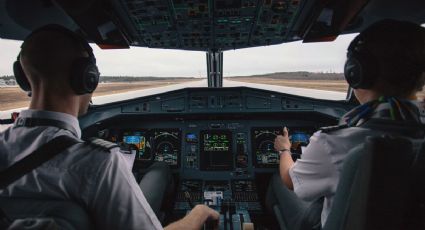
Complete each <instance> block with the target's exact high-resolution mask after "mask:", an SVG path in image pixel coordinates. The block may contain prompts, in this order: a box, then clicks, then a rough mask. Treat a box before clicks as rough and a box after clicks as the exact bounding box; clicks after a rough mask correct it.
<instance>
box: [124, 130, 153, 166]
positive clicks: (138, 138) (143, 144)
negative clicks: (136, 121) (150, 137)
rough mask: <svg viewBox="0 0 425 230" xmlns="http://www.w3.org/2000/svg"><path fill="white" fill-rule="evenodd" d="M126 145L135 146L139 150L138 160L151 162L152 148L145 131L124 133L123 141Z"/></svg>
mask: <svg viewBox="0 0 425 230" xmlns="http://www.w3.org/2000/svg"><path fill="white" fill-rule="evenodd" d="M122 141H123V142H124V143H126V144H133V145H135V146H136V147H137V149H138V150H139V153H138V154H137V156H136V159H137V160H150V159H151V154H150V146H149V143H148V142H147V141H146V132H143V131H134V132H124V133H123V140H122Z"/></svg>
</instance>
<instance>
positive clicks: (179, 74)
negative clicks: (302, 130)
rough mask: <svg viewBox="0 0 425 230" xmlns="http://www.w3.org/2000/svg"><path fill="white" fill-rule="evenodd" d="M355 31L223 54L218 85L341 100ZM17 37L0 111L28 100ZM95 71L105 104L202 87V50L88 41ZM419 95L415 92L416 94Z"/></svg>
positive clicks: (6, 63) (1, 83)
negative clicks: (21, 83) (16, 72)
mask: <svg viewBox="0 0 425 230" xmlns="http://www.w3.org/2000/svg"><path fill="white" fill-rule="evenodd" d="M355 35H356V34H348V35H341V36H339V37H338V38H337V39H336V40H335V41H333V42H325V43H302V42H301V41H298V42H292V43H285V44H281V45H272V46H262V47H255V48H246V49H237V50H230V51H224V52H223V87H237V86H246V87H252V88H258V89H265V90H271V91H277V92H281V93H287V94H293V95H299V96H306V97H311V98H317V99H326V100H344V99H345V98H346V95H347V90H348V85H347V83H346V81H345V79H344V75H343V66H344V61H345V59H346V57H345V56H346V48H347V47H348V45H349V43H350V41H351V40H352V39H353V38H354V36H355ZM20 43H21V42H19V41H13V40H5V39H1V40H0V48H1V50H7V51H8V52H4V53H3V54H2V56H1V63H0V95H1V96H0V104H1V105H2V108H1V110H11V109H17V108H25V107H27V106H28V104H29V100H30V98H29V97H28V96H27V95H26V94H25V92H23V91H22V90H20V89H19V87H18V86H17V84H16V81H15V80H14V77H13V76H12V75H13V73H12V72H13V71H12V68H11V66H12V63H13V61H15V60H16V55H17V54H18V53H19V50H20ZM91 46H92V47H93V49H94V54H95V56H96V58H97V64H98V66H99V69H100V72H101V79H100V84H99V87H98V89H97V90H96V91H95V93H94V97H93V103H94V104H105V103H110V102H116V101H122V100H127V99H131V98H137V97H142V96H148V95H153V94H159V93H163V92H168V91H172V90H177V89H181V88H187V87H208V82H207V65H206V64H205V61H206V58H205V52H201V51H187V50H170V49H152V48H140V47H131V48H130V49H119V50H102V49H100V48H99V47H97V46H96V45H94V44H91ZM423 95H424V94H423V92H421V93H420V95H419V96H420V97H422V96H423Z"/></svg>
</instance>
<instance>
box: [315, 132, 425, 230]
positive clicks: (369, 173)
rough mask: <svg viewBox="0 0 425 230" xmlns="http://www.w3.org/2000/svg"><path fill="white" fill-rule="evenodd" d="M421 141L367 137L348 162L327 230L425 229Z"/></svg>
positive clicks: (424, 166)
mask: <svg viewBox="0 0 425 230" xmlns="http://www.w3.org/2000/svg"><path fill="white" fill-rule="evenodd" d="M424 198H425V145H424V141H423V139H413V138H406V137H396V136H389V135H385V136H377V137H369V138H367V140H366V142H365V143H364V144H362V145H360V146H358V147H356V148H354V149H352V151H351V153H350V154H349V156H348V157H347V158H346V159H345V161H344V166H343V170H342V173H341V176H340V182H339V184H338V188H337V191H336V194H335V197H334V203H333V206H332V208H331V212H330V214H329V216H328V219H327V221H326V223H325V226H324V228H323V229H326V230H336V229H346V230H348V229H386V230H387V229H390V230H391V229H425V199H424Z"/></svg>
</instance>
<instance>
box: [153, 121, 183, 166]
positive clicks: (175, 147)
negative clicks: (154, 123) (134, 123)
mask: <svg viewBox="0 0 425 230" xmlns="http://www.w3.org/2000/svg"><path fill="white" fill-rule="evenodd" d="M153 146H154V148H153V149H154V159H155V161H163V162H165V163H167V164H168V165H169V166H171V167H178V164H179V156H180V152H181V131H180V130H177V129H157V130H153Z"/></svg>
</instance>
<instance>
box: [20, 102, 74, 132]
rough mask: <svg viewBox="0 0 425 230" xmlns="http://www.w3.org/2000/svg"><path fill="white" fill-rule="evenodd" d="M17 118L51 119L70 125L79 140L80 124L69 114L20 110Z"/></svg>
mask: <svg viewBox="0 0 425 230" xmlns="http://www.w3.org/2000/svg"><path fill="white" fill-rule="evenodd" d="M19 117H22V118H43V119H52V120H57V121H62V122H65V123H67V124H69V125H71V126H72V127H73V128H74V129H75V131H77V137H78V138H81V129H80V124H79V122H78V119H77V118H76V117H74V116H72V115H70V114H67V113H61V112H53V111H47V110H34V109H27V110H22V111H21V113H20V114H19Z"/></svg>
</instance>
